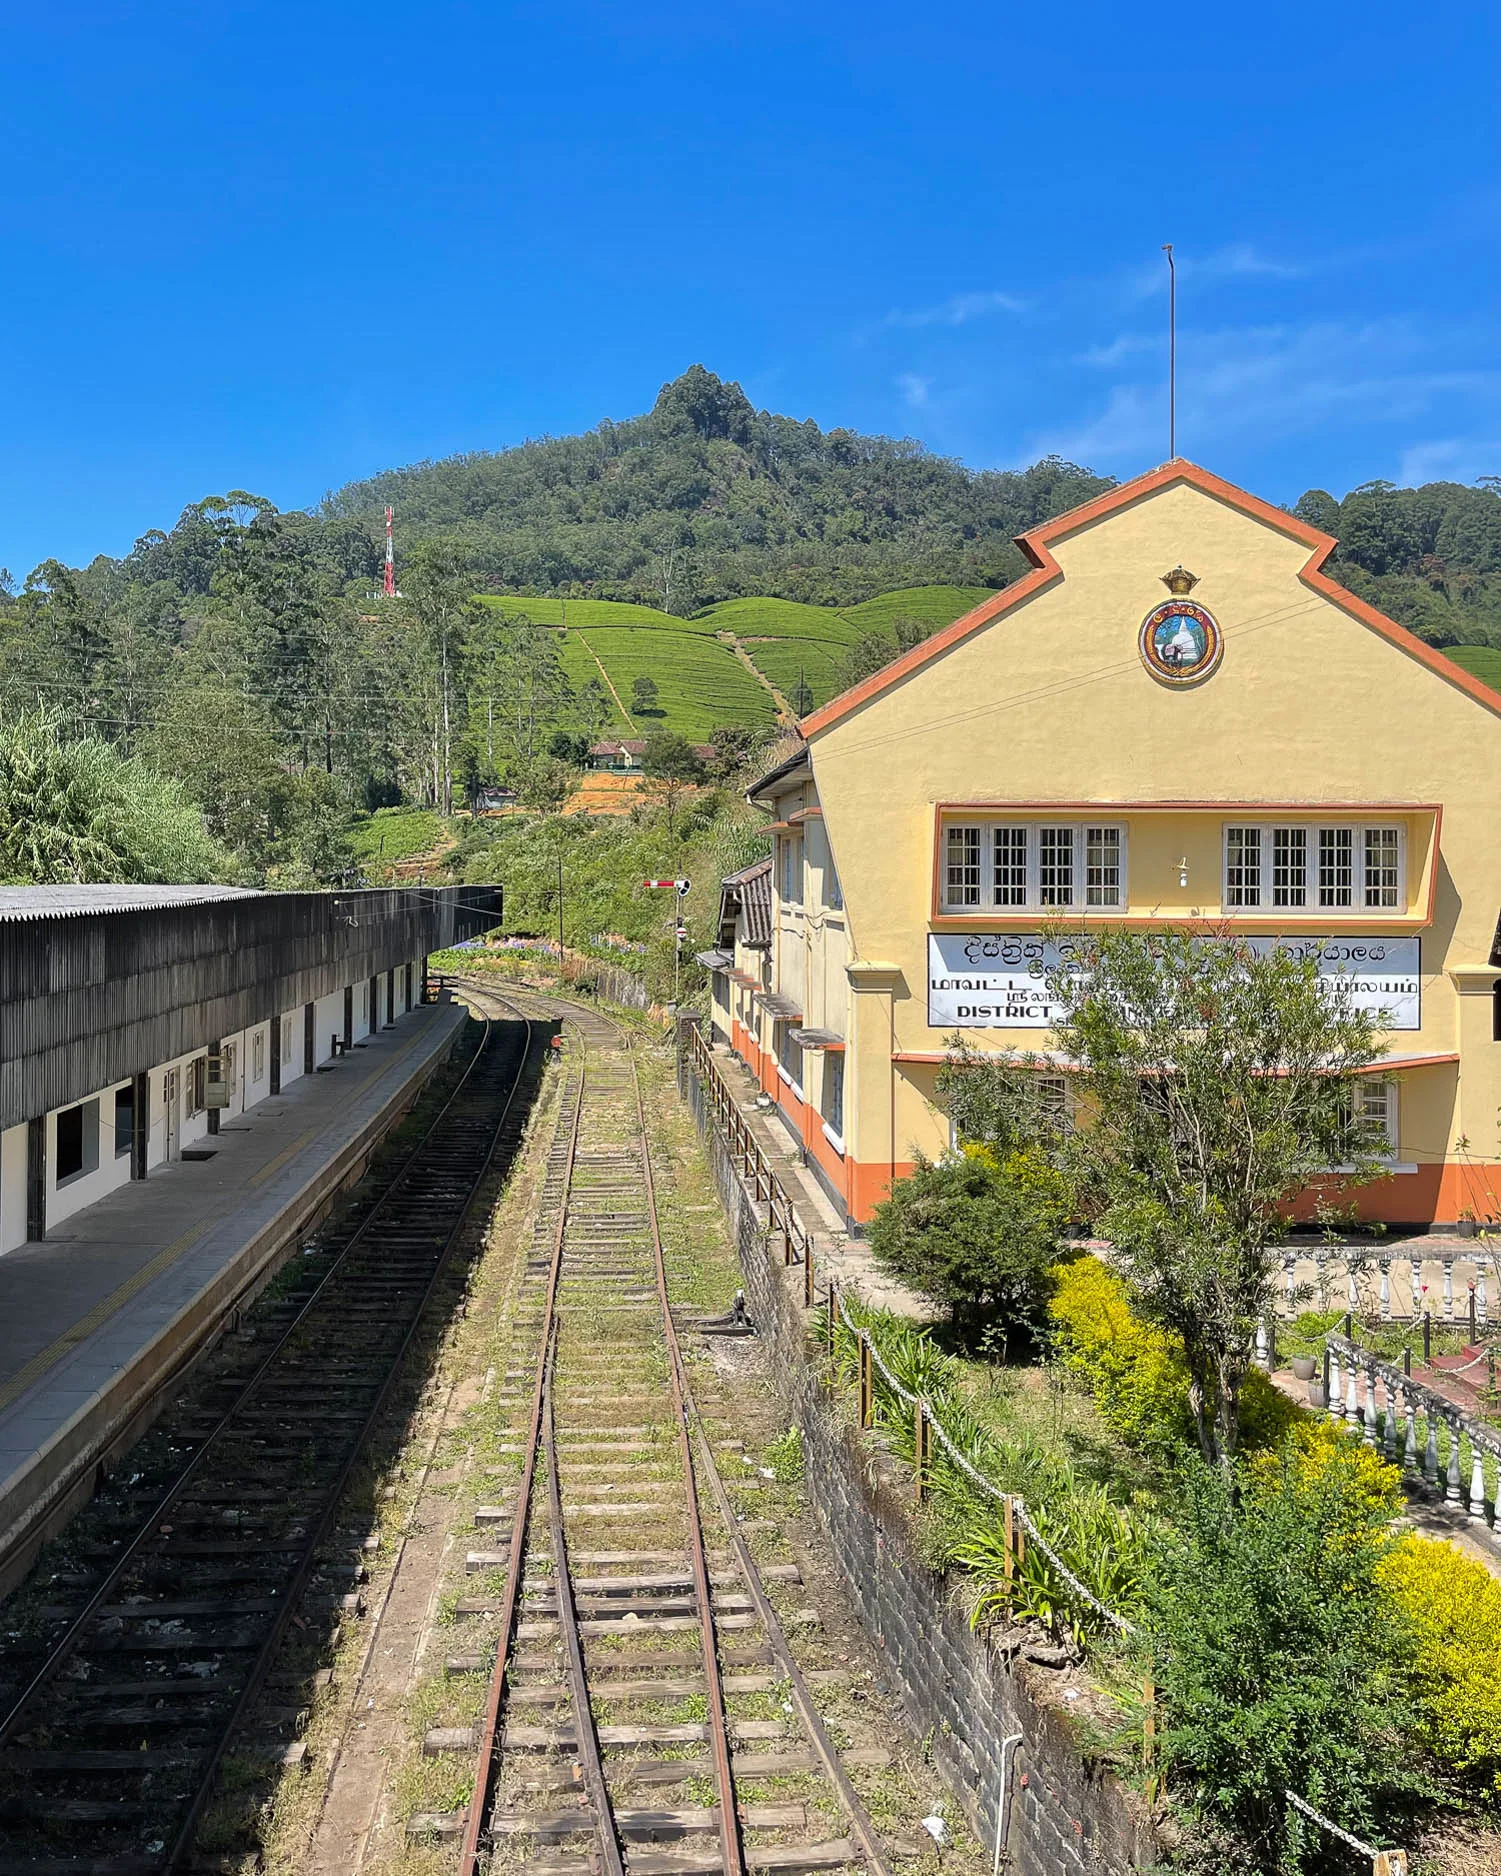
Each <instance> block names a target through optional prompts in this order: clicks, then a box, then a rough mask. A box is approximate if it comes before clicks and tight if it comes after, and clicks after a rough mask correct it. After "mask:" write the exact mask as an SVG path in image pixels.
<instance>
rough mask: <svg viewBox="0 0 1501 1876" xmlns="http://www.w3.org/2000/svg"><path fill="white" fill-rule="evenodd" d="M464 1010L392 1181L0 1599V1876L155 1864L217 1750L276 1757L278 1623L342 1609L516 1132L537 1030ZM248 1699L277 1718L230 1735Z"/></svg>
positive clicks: (185, 1841) (193, 1802)
mask: <svg viewBox="0 0 1501 1876" xmlns="http://www.w3.org/2000/svg"><path fill="white" fill-rule="evenodd" d="M476 1001H477V1002H478V1003H479V1004H480V1008H481V1014H480V1020H479V1024H478V1028H477V1033H476V1034H475V1036H474V1039H473V1046H472V1053H471V1055H470V1058H469V1060H468V1062H467V1064H466V1065H465V1066H464V1068H463V1070H462V1073H461V1074H460V1076H459V1079H458V1082H457V1085H456V1086H455V1087H454V1088H453V1090H452V1092H451V1093H450V1094H449V1095H448V1097H447V1099H446V1100H445V1101H443V1103H442V1106H441V1110H440V1111H439V1112H438V1113H437V1115H436V1117H435V1118H434V1119H433V1120H432V1123H431V1125H430V1126H428V1127H427V1129H426V1131H425V1133H424V1134H423V1135H422V1137H421V1138H420V1139H419V1140H418V1142H417V1144H416V1145H415V1146H414V1147H413V1149H412V1150H411V1152H410V1153H409V1154H408V1155H407V1157H406V1158H405V1160H404V1161H403V1162H402V1163H401V1164H400V1166H399V1169H398V1170H397V1171H396V1172H395V1175H394V1177H392V1178H391V1179H390V1180H389V1181H388V1183H386V1185H385V1187H384V1189H383V1190H382V1191H380V1192H379V1194H378V1196H377V1197H376V1198H375V1200H374V1203H373V1204H369V1205H367V1206H365V1207H364V1208H363V1209H358V1210H356V1211H354V1212H353V1214H352V1215H351V1216H350V1217H348V1218H347V1219H346V1220H345V1221H344V1223H343V1225H342V1227H335V1229H334V1230H333V1231H332V1232H331V1233H330V1234H327V1235H326V1237H325V1240H324V1241H323V1243H322V1244H321V1246H320V1247H319V1250H318V1254H317V1255H316V1257H315V1258H314V1259H313V1260H312V1261H311V1262H310V1263H309V1265H308V1266H307V1268H306V1269H305V1270H302V1269H298V1270H296V1271H295V1272H294V1273H293V1274H294V1282H293V1284H292V1286H291V1288H290V1290H289V1291H288V1293H287V1294H285V1295H283V1296H282V1297H281V1298H280V1299H279V1301H273V1302H271V1303H270V1304H269V1305H262V1306H261V1307H260V1308H258V1309H257V1311H256V1312H255V1316H254V1318H252V1322H253V1323H254V1324H255V1325H256V1326H255V1328H254V1331H253V1334H252V1335H251V1337H250V1339H249V1340H248V1341H247V1343H246V1344H245V1345H244V1347H243V1349H242V1351H241V1357H242V1358H241V1359H239V1360H237V1361H230V1362H228V1363H226V1364H224V1365H223V1368H222V1371H219V1372H216V1373H214V1374H213V1375H212V1376H211V1377H210V1378H209V1379H208V1380H207V1381H206V1382H205V1383H203V1384H202V1385H198V1386H194V1387H192V1388H190V1390H189V1395H188V1398H187V1401H186V1403H185V1404H184V1405H183V1407H182V1408H181V1409H173V1410H171V1412H170V1414H169V1419H168V1422H167V1423H166V1424H167V1426H168V1429H169V1431H168V1433H167V1434H166V1435H165V1443H164V1444H163V1442H158V1444H159V1446H161V1448H162V1450H161V1452H160V1454H159V1455H158V1460H159V1463H158V1464H157V1466H156V1467H155V1468H154V1469H153V1468H151V1467H147V1469H146V1471H145V1473H144V1474H138V1475H137V1476H136V1478H135V1480H134V1481H132V1480H127V1481H125V1482H124V1484H123V1486H121V1487H120V1488H118V1489H113V1490H111V1491H108V1492H106V1493H105V1494H102V1495H101V1498H100V1499H99V1500H96V1503H95V1505H94V1506H93V1507H91V1508H90V1511H89V1513H87V1514H85V1520H86V1525H87V1535H86V1538H85V1539H84V1540H82V1541H81V1543H80V1544H79V1545H77V1546H75V1548H74V1550H73V1553H72V1556H73V1562H74V1564H75V1565H77V1566H78V1567H75V1568H72V1569H70V1570H68V1571H67V1572H64V1573H62V1574H61V1575H54V1576H53V1578H52V1579H51V1582H50V1583H49V1584H48V1585H47V1586H46V1588H45V1591H44V1594H45V1595H46V1596H47V1597H48V1598H49V1600H46V1601H41V1602H38V1601H37V1598H36V1593H35V1591H34V1589H33V1592H32V1594H31V1596H30V1598H29V1600H28V1599H27V1598H25V1597H23V1599H22V1607H21V1613H20V1615H19V1617H17V1616H16V1615H15V1614H14V1613H13V1612H10V1611H7V1613H11V1614H12V1620H13V1621H19V1623H20V1626H19V1627H13V1628H12V1630H11V1632H10V1634H9V1636H8V1638H7V1640H6V1642H5V1647H4V1651H3V1654H4V1660H3V1668H0V1672H3V1677H4V1678H3V1681H0V1689H3V1691H0V1876H22V1873H23V1872H24V1873H25V1876H169V1873H170V1872H173V1871H176V1870H179V1869H181V1868H185V1867H189V1866H190V1857H191V1855H192V1853H193V1847H194V1843H195V1838H196V1837H197V1834H198V1831H199V1826H200V1824H201V1823H202V1821H203V1819H204V1816H205V1811H206V1809H207V1807H208V1806H209V1804H210V1801H211V1799H212V1797H213V1795H214V1793H215V1790H216V1781H217V1778H218V1775H219V1773H220V1770H221V1767H222V1766H223V1765H224V1761H225V1758H226V1755H227V1754H228V1753H229V1752H230V1751H231V1749H233V1750H234V1751H235V1752H236V1753H237V1754H238V1753H241V1752H244V1751H248V1752H249V1754H250V1756H251V1757H256V1756H259V1757H261V1758H263V1759H270V1760H274V1759H276V1758H277V1757H281V1758H283V1759H286V1758H295V1756H296V1754H297V1752H298V1750H299V1748H298V1747H297V1746H296V1744H295V1742H294V1743H292V1744H290V1745H289V1744H288V1743H286V1738H285V1734H286V1733H295V1731H296V1729H297V1726H298V1723H299V1720H300V1709H299V1707H298V1705H297V1704H296V1703H297V1702H298V1701H299V1700H301V1699H302V1698H304V1697H305V1690H302V1689H299V1688H297V1687H296V1686H293V1687H292V1688H291V1689H289V1698H291V1700H292V1701H293V1703H294V1704H293V1705H292V1706H291V1707H289V1708H288V1709H287V1710H286V1711H285V1712H284V1713H278V1712H277V1711H276V1710H275V1709H272V1710H271V1711H270V1712H268V1711H267V1709H266V1707H265V1704H264V1702H263V1701H262V1700H261V1699H260V1696H262V1695H263V1693H264V1692H265V1690H266V1688H267V1685H268V1677H269V1676H270V1675H271V1673H272V1670H273V1667H274V1665H275V1664H276V1662H277V1658H278V1651H279V1649H280V1648H281V1645H282V1644H283V1642H284V1640H285V1639H286V1638H287V1636H288V1633H289V1627H290V1625H291V1624H293V1623H296V1624H297V1625H298V1627H299V1629H308V1628H313V1627H316V1626H317V1625H319V1624H321V1625H322V1626H323V1627H324V1628H328V1627H331V1626H333V1625H335V1624H337V1622H338V1621H339V1620H340V1619H341V1617H342V1616H343V1615H344V1614H345V1613H346V1612H348V1611H353V1610H357V1609H358V1606H359V1596H360V1592H359V1584H360V1582H361V1581H362V1580H363V1576H364V1567H363V1560H362V1553H361V1542H360V1538H359V1536H358V1535H357V1534H353V1533H349V1532H341V1531H340V1530H339V1528H338V1527H337V1526H336V1522H335V1520H336V1518H337V1516H338V1513H339V1508H340V1503H341V1500H342V1499H343V1497H344V1495H345V1491H346V1488H347V1487H348V1485H349V1484H350V1481H351V1479H352V1477H353V1476H354V1474H355V1470H356V1467H357V1465H358V1463H359V1461H360V1458H361V1454H362V1451H363V1450H364V1449H365V1448H366V1443H367V1441H368V1439H369V1436H370V1435H371V1433H372V1431H373V1430H374V1429H375V1428H376V1427H377V1425H378V1424H379V1423H380V1422H381V1420H382V1415H383V1413H384V1412H385V1410H386V1409H387V1408H388V1406H389V1405H390V1403H391V1399H392V1395H393V1390H394V1388H395V1386H396V1384H397V1382H398V1379H399V1378H400V1376H401V1375H402V1373H403V1367H404V1358H405V1356H406V1355H407V1353H408V1351H409V1350H410V1349H411V1347H412V1344H413V1342H414V1339H415V1338H416V1337H417V1335H418V1333H419V1330H420V1329H421V1327H422V1325H423V1321H424V1314H425V1311H426V1309H427V1305H428V1303H429V1302H430V1300H431V1299H432V1298H433V1297H434V1294H435V1292H436V1291H437V1289H438V1287H439V1285H440V1283H442V1282H443V1280H444V1279H445V1276H446V1275H447V1274H449V1273H450V1270H451V1266H452V1265H453V1263H454V1253H455V1250H456V1247H457V1246H458V1245H459V1244H460V1242H461V1240H462V1238H463V1235H464V1228H465V1223H466V1218H467V1216H468V1214H469V1211H470V1208H471V1205H472V1202H473V1200H474V1198H475V1195H476V1193H477V1192H478V1190H479V1189H480V1187H481V1185H482V1183H483V1182H484V1181H485V1179H486V1176H487V1174H488V1173H489V1172H490V1170H491V1168H492V1166H494V1164H495V1163H496V1160H497V1156H499V1155H504V1154H508V1153H509V1152H511V1151H512V1150H513V1149H514V1148H515V1147H516V1146H517V1145H518V1144H519V1142H520V1139H521V1136H522V1131H523V1127H524V1123H525V1113H524V1111H522V1104H521V1103H520V1102H519V1101H518V1099H517V1097H518V1093H519V1091H520V1090H521V1088H522V1086H523V1081H524V1078H525V1075H526V1070H527V1066H528V1062H529V1060H530V1059H531V1052H532V1042H533V1035H534V1027H535V1026H534V1024H533V1023H532V1022H531V1021H529V1020H528V1019H526V1018H522V1020H521V1022H520V1023H512V1022H506V1021H503V1020H502V1019H501V1017H500V1015H499V1013H498V1012H496V1011H495V1009H494V1005H493V1004H492V1005H491V1011H492V1013H491V1014H485V1013H484V1005H485V1002H486V999H485V998H484V997H483V994H482V993H481V994H480V995H479V996H478V997H477V998H476ZM252 1712H254V1713H255V1715H256V1717H257V1721H258V1723H259V1724H260V1725H261V1726H262V1727H265V1726H268V1725H269V1726H270V1727H272V1728H276V1727H277V1726H281V1727H283V1728H284V1729H285V1730H284V1732H283V1733H282V1734H281V1735H278V1734H277V1733H276V1732H274V1731H273V1732H270V1733H266V1732H262V1734H261V1735H260V1737H259V1738H258V1739H250V1740H248V1741H247V1739H246V1737H245V1733H244V1728H245V1723H246V1721H247V1719H248V1718H249V1716H250V1715H251V1714H252Z"/></svg>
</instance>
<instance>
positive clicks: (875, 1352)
mask: <svg viewBox="0 0 1501 1876" xmlns="http://www.w3.org/2000/svg"><path fill="white" fill-rule="evenodd" d="M839 1319H840V1321H841V1322H842V1323H843V1324H844V1326H845V1327H846V1328H847V1329H850V1330H853V1332H854V1333H855V1334H856V1335H857V1336H864V1338H865V1345H866V1347H867V1348H868V1349H869V1350H870V1358H871V1360H872V1361H873V1362H874V1363H875V1365H876V1367H877V1369H879V1371H880V1373H881V1376H882V1378H883V1379H884V1381H885V1382H886V1385H887V1386H888V1387H889V1388H890V1389H891V1391H892V1392H893V1393H894V1394H895V1395H896V1396H897V1398H898V1399H899V1400H901V1401H904V1402H905V1403H906V1405H907V1406H909V1407H921V1409H922V1411H923V1414H924V1416H925V1417H926V1419H927V1422H928V1425H929V1426H930V1427H931V1428H932V1429H933V1432H934V1435H935V1437H936V1438H937V1440H938V1443H939V1445H940V1446H942V1448H943V1450H944V1451H945V1452H946V1453H947V1454H948V1456H949V1458H950V1459H952V1460H953V1462H954V1464H955V1465H956V1466H958V1468H959V1470H960V1471H961V1472H962V1473H963V1474H964V1476H965V1477H966V1478H967V1479H969V1480H971V1481H972V1482H973V1483H974V1484H975V1485H977V1486H978V1487H979V1488H980V1490H981V1491H982V1492H985V1493H988V1495H989V1496H990V1497H991V1498H993V1499H995V1500H996V1501H997V1503H1000V1504H1004V1503H1005V1501H1006V1500H1007V1499H1008V1498H1009V1499H1010V1500H1011V1504H1012V1507H1013V1509H1014V1511H1015V1513H1016V1516H1017V1517H1018V1518H1019V1519H1020V1521H1021V1524H1022V1528H1023V1529H1024V1530H1025V1531H1026V1533H1027V1536H1028V1537H1029V1538H1030V1539H1031V1540H1032V1542H1033V1543H1034V1544H1035V1545H1036V1546H1037V1548H1038V1549H1039V1550H1040V1551H1041V1552H1042V1554H1043V1555H1044V1556H1045V1557H1046V1558H1047V1560H1048V1562H1049V1563H1051V1564H1052V1566H1053V1568H1054V1569H1055V1570H1056V1571H1057V1572H1058V1574H1059V1576H1061V1577H1062V1579H1063V1581H1064V1582H1065V1583H1066V1584H1067V1585H1068V1587H1069V1588H1070V1589H1071V1590H1072V1591H1073V1593H1074V1594H1075V1595H1076V1596H1077V1597H1078V1598H1079V1599H1080V1601H1081V1602H1085V1603H1087V1604H1088V1605H1089V1607H1090V1608H1091V1609H1093V1610H1094V1611H1095V1612H1096V1614H1098V1615H1101V1616H1103V1617H1104V1619H1105V1620H1106V1621H1107V1622H1109V1623H1110V1624H1111V1626H1112V1627H1114V1628H1117V1629H1119V1630H1120V1632H1121V1634H1123V1635H1135V1634H1138V1633H1139V1632H1140V1631H1139V1630H1138V1629H1137V1627H1136V1624H1135V1623H1134V1622H1128V1621H1127V1620H1126V1618H1125V1616H1123V1615H1120V1614H1118V1613H1117V1612H1116V1611H1115V1610H1114V1609H1107V1608H1106V1607H1105V1605H1104V1603H1102V1602H1101V1601H1100V1599H1099V1597H1098V1596H1096V1595H1095V1594H1094V1592H1093V1591H1092V1590H1090V1589H1087V1588H1086V1587H1085V1585H1084V1584H1083V1583H1081V1582H1080V1581H1079V1579H1078V1577H1076V1576H1075V1575H1074V1573H1073V1571H1072V1570H1071V1569H1069V1567H1068V1565H1067V1564H1066V1563H1065V1562H1064V1561H1063V1559H1062V1558H1061V1557H1060V1556H1059V1555H1058V1553H1057V1551H1056V1550H1054V1549H1053V1547H1052V1545H1051V1544H1050V1543H1049V1542H1048V1540H1047V1539H1046V1538H1045V1537H1044V1536H1043V1535H1042V1533H1041V1532H1040V1531H1039V1530H1038V1528H1037V1526H1036V1524H1035V1523H1034V1522H1033V1520H1032V1516H1031V1514H1030V1513H1029V1512H1028V1510H1027V1504H1026V1500H1025V1499H1024V1498H1023V1497H1022V1496H1021V1494H1020V1493H1019V1492H1006V1491H1003V1490H1002V1489H1001V1487H1000V1486H999V1485H997V1484H996V1482H995V1480H994V1479H988V1478H986V1476H985V1474H984V1473H983V1472H981V1471H980V1470H979V1468H978V1467H977V1466H976V1465H974V1464H973V1463H972V1462H971V1460H969V1459H968V1458H967V1457H966V1456H965V1454H963V1453H962V1452H960V1450H959V1448H958V1447H957V1446H956V1445H955V1444H954V1442H953V1440H952V1439H951V1438H950V1436H949V1431H948V1429H947V1427H945V1426H944V1424H943V1422H942V1421H941V1420H940V1419H939V1418H938V1415H937V1413H936V1412H935V1411H934V1409H933V1405H932V1402H931V1401H929V1400H928V1399H927V1398H926V1397H925V1396H924V1395H921V1394H914V1393H913V1392H912V1391H911V1389H910V1388H906V1387H903V1385H902V1383H901V1382H900V1381H898V1380H897V1378H896V1376H895V1375H894V1374H893V1373H892V1372H891V1370H890V1369H889V1368H888V1367H887V1366H886V1364H885V1362H884V1361H882V1359H881V1351H880V1350H879V1349H878V1348H877V1347H876V1344H875V1337H874V1336H872V1335H871V1334H870V1333H869V1331H868V1330H865V1329H862V1328H861V1327H860V1326H859V1324H858V1323H855V1322H852V1321H851V1320H850V1317H849V1312H848V1311H847V1310H846V1309H845V1307H844V1299H843V1298H842V1297H841V1298H840V1299H839Z"/></svg>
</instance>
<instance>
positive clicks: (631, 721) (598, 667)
mask: <svg viewBox="0 0 1501 1876" xmlns="http://www.w3.org/2000/svg"><path fill="white" fill-rule="evenodd" d="M573 629H574V631H575V632H577V633H578V641H579V643H580V644H581V645H582V646H583V648H584V650H585V651H587V652H588V654H589V656H590V657H591V658H592V659H593V660H594V668H595V670H596V671H598V673H599V675H600V676H601V677H602V678H603V679H604V681H605V689H606V690H607V691H609V693H610V695H611V696H612V697H613V698H614V699H615V708H616V709H617V710H618V711H619V712H620V714H621V715H622V716H623V717H624V718H625V720H626V724H627V725H628V727H629V729H630V732H631V735H632V736H636V735H639V733H640V732H639V731H638V730H637V728H636V724H635V721H634V719H633V718H632V716H631V713H630V711H629V710H627V709H626V707H625V705H624V704H623V703H622V702H621V701H620V692H619V691H618V690H616V688H615V686H614V685H613V684H612V683H611V682H610V674H609V672H608V671H607V670H606V669H605V668H604V666H603V665H602V664H601V663H600V661H599V653H598V652H597V651H596V650H595V649H594V647H593V646H592V645H591V644H590V643H589V641H588V639H587V638H585V637H584V635H583V633H582V632H579V629H578V627H577V626H575V627H574V628H573Z"/></svg>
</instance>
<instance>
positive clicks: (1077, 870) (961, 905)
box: [938, 817, 1130, 918]
mask: <svg viewBox="0 0 1501 1876" xmlns="http://www.w3.org/2000/svg"><path fill="white" fill-rule="evenodd" d="M1001 829H1004V830H1006V831H1007V833H1008V834H1009V833H1011V832H1012V831H1013V830H1018V829H1019V830H1021V831H1022V832H1023V833H1024V834H1025V835H1026V901H1025V903H1024V904H1020V905H1017V904H1010V903H1006V904H1002V903H1000V902H998V900H997V898H996V853H997V848H998V845H999V843H998V842H997V839H996V835H997V833H998V831H1000V830H1001ZM960 830H964V831H966V832H967V833H970V834H978V835H979V869H980V881H979V898H978V900H976V901H969V902H960V901H957V900H955V899H954V898H953V897H952V895H951V892H950V883H949V837H950V834H951V833H957V832H959V831H960ZM1044 830H1046V832H1047V833H1048V834H1049V835H1053V834H1056V833H1058V832H1060V831H1066V832H1067V833H1068V835H1069V839H1070V842H1071V847H1070V853H1071V879H1070V897H1069V898H1068V899H1066V900H1058V899H1056V898H1048V899H1044V897H1043V892H1044V887H1043V881H1042V867H1043V862H1042V838H1043V833H1044ZM1101 834H1104V835H1107V836H1109V835H1113V836H1114V840H1115V847H1116V855H1117V858H1116V863H1115V871H1116V875H1117V877H1116V883H1115V887H1114V891H1115V898H1114V901H1113V902H1110V901H1106V902H1102V903H1099V904H1091V903H1090V894H1091V892H1092V891H1094V892H1098V891H1103V890H1106V889H1105V888H1103V887H1102V886H1099V885H1096V886H1093V887H1092V886H1091V885H1090V880H1089V873H1090V866H1089V849H1090V845H1091V841H1090V836H1091V835H1095V836H1099V835H1101ZM938 838H939V850H938V886H939V902H938V910H939V913H940V915H941V916H945V917H951V918H965V917H969V918H979V917H987V918H988V917H993V916H996V915H999V916H1001V917H1009V918H1015V917H1017V916H1018V915H1019V914H1021V913H1031V914H1035V915H1038V916H1042V917H1053V916H1056V915H1057V914H1059V913H1064V914H1066V915H1068V916H1070V917H1072V916H1073V915H1074V914H1075V913H1078V914H1081V915H1082V916H1084V917H1106V918H1111V917H1116V916H1118V915H1119V914H1120V913H1122V912H1124V911H1125V910H1126V907H1127V905H1128V904H1129V902H1130V893H1129V879H1128V870H1127V844H1128V841H1127V828H1126V823H1125V822H1124V821H1107V820H1098V821H1072V820H1062V819H1058V820H1051V819H1044V820H1035V821H1021V820H1009V819H1003V818H1000V817H995V818H991V819H986V820H983V821H982V820H979V819H975V820H958V819H954V820H948V819H946V820H944V821H942V822H941V823H940V826H939V836H938ZM1094 844H1095V845H1096V846H1098V845H1101V844H1102V843H1101V842H1100V841H1099V840H1098V839H1097V840H1096V841H1095V843H1094ZM1048 890H1050V891H1052V890H1055V889H1054V888H1052V887H1050V888H1049V889H1048Z"/></svg>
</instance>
